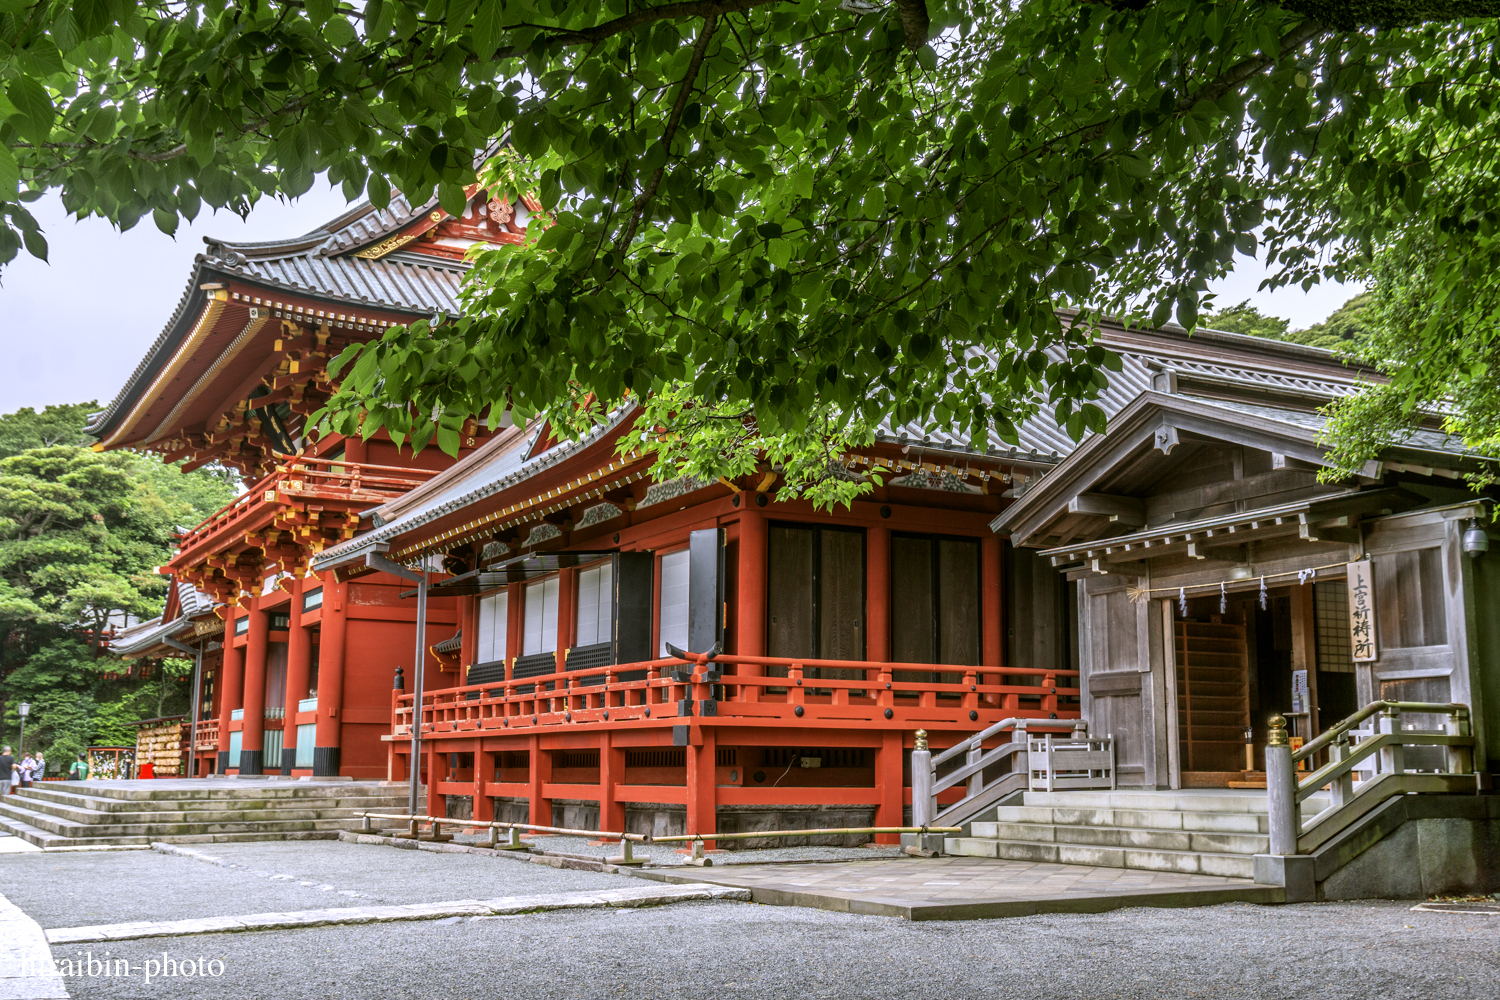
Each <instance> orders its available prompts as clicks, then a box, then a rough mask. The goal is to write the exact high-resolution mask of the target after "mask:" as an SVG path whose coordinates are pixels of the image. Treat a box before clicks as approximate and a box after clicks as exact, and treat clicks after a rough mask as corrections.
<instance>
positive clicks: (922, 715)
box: [391, 654, 1079, 738]
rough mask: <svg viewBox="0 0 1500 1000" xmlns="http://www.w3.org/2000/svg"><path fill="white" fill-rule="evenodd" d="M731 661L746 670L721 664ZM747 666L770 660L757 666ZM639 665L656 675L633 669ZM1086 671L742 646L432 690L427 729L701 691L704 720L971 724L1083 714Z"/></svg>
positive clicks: (600, 711)
mask: <svg viewBox="0 0 1500 1000" xmlns="http://www.w3.org/2000/svg"><path fill="white" fill-rule="evenodd" d="M730 667H735V668H738V669H737V670H736V671H735V672H733V673H723V674H720V673H719V672H720V671H724V670H725V669H726V668H730ZM746 668H750V669H757V668H759V669H758V670H757V673H756V674H750V673H747V672H746ZM766 668H785V670H786V675H785V676H765V675H764V670H765V669H766ZM813 669H833V670H840V671H844V672H850V671H854V672H857V673H858V675H859V676H858V677H856V678H854V679H837V680H835V679H833V678H830V677H819V676H810V675H809V674H808V671H810V670H813ZM909 672H914V673H927V674H939V675H946V676H947V677H953V676H955V675H957V676H959V677H961V680H957V681H946V680H942V679H938V680H910V679H907V680H898V679H896V675H898V674H907V673H909ZM631 673H634V674H641V673H644V674H645V676H644V678H642V679H637V680H624V679H622V677H621V675H624V674H631ZM1077 676H1078V672H1077V671H1076V670H1043V669H1033V668H1025V667H969V666H955V665H953V664H941V663H875V662H871V661H867V660H812V659H806V660H797V659H789V658H783V657H770V656H738V655H734V654H724V655H721V656H720V657H718V658H717V659H716V660H715V661H714V662H712V663H710V664H708V665H707V667H706V668H704V667H700V666H695V665H694V664H691V663H685V662H683V661H682V660H679V659H671V658H669V659H661V660H649V661H646V662H642V663H628V664H617V665H612V666H606V667H595V668H591V669H587V670H569V671H566V672H564V673H553V674H544V675H542V676H540V677H526V678H517V679H513V680H506V681H491V682H489V683H486V684H469V685H465V686H463V687H452V688H442V689H439V690H435V691H428V692H424V694H423V697H422V732H423V735H424V737H425V736H432V737H439V738H441V737H443V736H445V735H448V736H467V735H472V734H474V733H476V732H483V731H494V730H506V731H514V730H528V729H531V730H534V729H535V728H540V727H547V726H572V727H579V726H592V727H608V728H635V727H640V728H645V727H654V726H661V725H663V724H670V720H674V719H677V718H678V717H679V716H678V703H679V702H680V701H682V700H684V699H691V701H692V702H693V703H694V709H693V714H694V716H700V714H701V704H702V702H704V701H713V702H714V703H715V704H714V711H715V713H716V714H714V715H710V716H702V717H701V718H700V719H699V721H701V722H703V723H704V724H718V725H735V724H743V723H749V724H756V725H790V726H806V727H818V728H837V729H850V728H853V729H915V728H919V727H922V728H927V729H933V728H938V729H949V728H951V729H960V730H964V731H966V732H972V731H974V730H975V729H981V728H983V727H984V726H985V725H989V724H990V723H993V722H996V721H999V720H1000V719H1002V718H1005V717H1007V716H1026V717H1032V718H1076V717H1077V716H1078V711H1077V708H1076V706H1072V705H1066V704H1065V705H1064V706H1063V707H1062V708H1059V706H1058V698H1059V697H1060V696H1061V697H1068V696H1076V695H1078V693H1079V689H1078V688H1077V687H1076V686H1072V687H1059V686H1058V683H1059V681H1060V680H1062V679H1073V678H1076V677H1077ZM1010 677H1036V678H1040V684H1014V683H1006V678H1010ZM600 679H602V682H601V680H600ZM590 680H592V681H593V682H592V683H586V681H590ZM1075 684H1076V681H1075ZM549 686H550V688H551V690H546V688H548V687H549ZM524 688H531V690H529V691H526V690H522V689H524ZM413 698H414V696H413V695H412V694H409V693H406V692H403V691H393V692H392V699H391V712H392V722H393V726H394V733H395V734H396V735H398V736H400V735H407V736H409V735H410V734H411V725H412V713H413V708H412V702H413ZM1023 698H1024V699H1027V701H1028V702H1031V701H1032V700H1035V704H1034V706H1033V705H1030V704H1023V703H1022V699H1023Z"/></svg>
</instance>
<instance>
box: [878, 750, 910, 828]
mask: <svg viewBox="0 0 1500 1000" xmlns="http://www.w3.org/2000/svg"><path fill="white" fill-rule="evenodd" d="M903 757H904V753H903V748H902V734H901V731H900V730H899V729H887V730H886V731H885V732H883V733H881V734H880V748H879V749H877V750H876V751H875V787H876V788H877V789H879V791H880V804H879V805H877V806H876V807H875V825H876V826H905V825H906V824H905V823H903V822H902V820H903V818H904V816H903V812H902V807H903V806H904V805H905V804H906V794H905V793H906V780H905V778H904V776H903V773H904V771H905V767H904V766H903V765H904V761H903ZM875 843H877V844H899V843H901V835H900V834H899V833H877V834H876V835H875Z"/></svg>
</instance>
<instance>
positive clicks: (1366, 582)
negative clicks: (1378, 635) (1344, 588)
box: [1349, 559, 1378, 663]
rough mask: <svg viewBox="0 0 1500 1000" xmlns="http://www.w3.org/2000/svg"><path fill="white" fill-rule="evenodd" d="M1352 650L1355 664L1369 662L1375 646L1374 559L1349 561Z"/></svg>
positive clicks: (1372, 657)
mask: <svg viewBox="0 0 1500 1000" xmlns="http://www.w3.org/2000/svg"><path fill="white" fill-rule="evenodd" d="M1349 649H1350V652H1351V653H1352V655H1353V659H1354V662H1355V663H1369V662H1370V661H1372V660H1374V659H1375V658H1376V656H1377V654H1378V650H1377V649H1376V648H1375V574H1374V572H1373V571H1372V570H1371V569H1370V560H1368V559H1362V560H1360V561H1359V562H1352V563H1350V564H1349Z"/></svg>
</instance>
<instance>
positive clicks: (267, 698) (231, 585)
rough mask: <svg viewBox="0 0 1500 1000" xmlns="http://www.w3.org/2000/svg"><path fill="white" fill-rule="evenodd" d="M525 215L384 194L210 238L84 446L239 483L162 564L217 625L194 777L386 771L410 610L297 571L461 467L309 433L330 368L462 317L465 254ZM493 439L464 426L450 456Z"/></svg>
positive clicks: (488, 204) (501, 199) (374, 587)
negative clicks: (309, 223)
mask: <svg viewBox="0 0 1500 1000" xmlns="http://www.w3.org/2000/svg"><path fill="white" fill-rule="evenodd" d="M537 208H538V206H537V205H536V204H535V202H534V201H533V200H532V199H530V198H529V197H527V196H521V195H515V194H509V193H505V192H488V191H483V190H477V189H475V190H472V191H471V192H470V200H469V203H468V205H467V207H466V209H465V212H464V214H463V215H462V216H459V217H453V216H450V215H449V214H448V213H446V212H445V211H443V210H442V209H441V208H440V207H439V206H438V205H437V204H436V202H433V203H431V204H426V205H420V206H410V205H407V204H406V203H405V202H404V201H402V200H401V199H400V198H394V199H393V200H392V203H391V205H390V207H389V208H388V209H385V210H378V209H375V208H374V207H373V206H371V205H369V204H368V203H366V204H362V205H359V206H357V207H355V208H353V209H351V210H349V211H348V212H346V213H344V214H343V215H341V216H339V217H338V218H336V219H333V220H331V221H330V222H328V223H327V224H326V225H324V226H322V227H320V228H317V229H314V230H313V231H311V232H309V233H307V234H306V235H303V236H300V237H297V238H295V239H290V240H281V241H274V242H269V243H254V244H229V243H219V242H212V241H210V242H209V245H208V248H207V251H206V252H205V253H204V254H201V255H200V256H199V257H198V258H197V260H196V262H195V265H194V269H193V273H192V276H191V278H190V280H189V282H188V287H187V291H186V293H185V294H184V296H183V298H182V300H181V302H180V303H179V304H178V307H177V310H176V312H175V313H174V314H173V316H172V318H171V319H170V321H169V322H168V323H167V325H166V328H165V329H164V330H163V331H162V334H161V336H160V337H159V338H158V339H157V341H156V342H155V343H154V344H153V345H152V347H151V350H150V351H149V352H148V353H147V355H146V357H145V358H144V359H143V360H142V361H141V364H140V366H139V367H138V368H137V369H136V371H135V372H134V373H133V374H132V375H131V377H130V379H129V381H128V382H127V383H126V385H125V386H124V388H123V389H122V390H121V392H120V394H119V396H118V397H117V398H116V399H115V400H114V402H112V403H111V404H110V406H109V407H108V408H107V409H105V410H104V411H102V412H101V413H98V414H95V415H94V416H93V418H92V419H91V421H90V423H89V427H88V430H89V432H90V433H92V434H93V435H95V436H96V437H97V438H98V439H99V443H98V444H97V445H96V448H99V449H108V448H137V449H143V450H147V451H153V452H156V453H158V454H160V455H161V456H162V459H163V460H164V461H168V462H180V463H182V468H183V469H184V470H185V471H186V470H191V469H194V468H198V467H201V466H203V465H205V464H207V463H212V462H217V463H220V464H223V465H225V466H228V467H230V468H232V469H234V470H236V471H237V472H238V473H239V475H240V476H241V477H242V478H243V481H244V483H245V485H246V486H247V487H248V488H247V489H246V491H245V492H244V494H243V495H242V496H240V497H239V498H238V499H237V500H235V501H234V502H233V503H232V504H230V505H228V506H227V507H225V508H224V509H223V510H221V511H219V512H218V513H216V514H214V515H213V516H212V517H210V518H208V519H207V520H205V521H204V522H203V523H202V524H200V525H198V526H196V527H194V528H193V529H191V530H190V531H187V532H186V533H184V535H183V536H182V538H181V540H180V543H179V548H178V551H177V554H176V555H175V557H174V558H173V559H172V560H171V561H170V562H169V563H168V564H167V565H166V566H165V567H163V572H165V573H167V574H169V575H171V576H172V577H173V579H174V580H175V581H176V582H177V583H178V587H177V588H176V592H177V593H182V592H184V591H183V588H184V587H186V588H187V590H188V591H193V592H201V594H202V595H204V596H203V599H204V600H205V601H207V602H209V603H210V604H211V605H212V606H214V607H215V608H216V609H217V610H216V614H217V616H218V617H219V618H220V619H221V620H222V621H223V622H224V623H225V628H224V630H223V633H224V634H223V635H222V636H216V637H214V638H212V639H204V640H203V641H202V642H201V643H200V644H201V645H204V646H205V649H204V663H203V672H202V676H201V688H200V690H199V695H200V703H201V705H202V714H203V715H204V718H203V719H202V720H200V722H201V723H202V726H203V732H204V733H211V734H212V736H213V740H214V744H215V745H214V747H213V752H212V753H211V754H207V755H205V756H204V758H203V759H202V760H201V761H200V762H199V766H198V773H200V774H202V773H210V772H217V773H241V774H262V773H272V774H285V775H292V774H316V775H335V774H344V775H349V776H353V777H366V778H370V777H383V776H384V774H385V772H386V760H385V751H384V746H383V744H382V743H381V737H382V736H383V735H384V734H386V733H388V732H389V729H390V706H389V697H388V695H387V694H386V691H387V690H388V689H389V686H390V675H391V671H392V670H393V669H394V667H395V666H396V664H398V663H400V662H405V663H407V664H410V662H411V652H410V644H409V642H407V643H403V642H401V641H399V640H400V639H402V638H403V637H404V638H407V639H409V638H410V637H411V634H412V627H413V624H414V622H415V613H414V609H413V608H412V607H411V605H410V602H403V601H402V600H401V599H400V598H399V596H398V595H399V594H400V592H401V590H402V582H401V581H400V580H398V579H395V578H391V577H384V576H382V575H379V574H375V575H372V576H370V577H367V578H365V579H362V580H360V581H359V582H358V583H356V584H352V585H351V584H346V583H343V582H340V581H338V580H335V579H333V578H332V577H324V576H321V575H320V574H318V573H316V572H312V571H311V570H310V565H309V564H310V560H311V559H312V557H313V556H315V555H316V554H317V553H318V552H320V551H322V550H323V549H324V548H326V547H327V546H329V545H332V544H335V543H337V542H340V541H343V540H346V539H349V538H351V537H353V536H354V535H355V534H356V533H358V532H359V531H360V530H361V528H362V527H365V528H367V527H369V526H370V522H369V521H368V520H363V521H362V517H363V515H364V513H365V512H366V511H368V510H370V509H371V508H373V507H376V506H379V505H380V504H383V503H386V502H388V501H390V500H392V499H394V498H396V497H399V496H400V495H402V494H403V493H405V492H406V491H408V490H410V489H411V488H413V487H414V486H417V485H419V484H421V483H423V482H425V481H427V480H428V479H430V478H431V477H432V476H433V475H434V474H435V473H437V472H438V471H440V470H442V469H444V468H447V467H448V466H449V465H451V464H452V462H453V460H452V459H450V458H449V457H448V456H446V455H444V454H443V453H442V452H440V451H439V450H437V449H436V448H431V449H427V450H425V451H422V452H421V453H419V454H413V453H412V450H411V448H410V447H409V446H404V447H397V446H396V445H395V443H394V442H392V441H391V439H390V438H389V436H388V435H386V434H384V433H383V432H382V433H380V434H377V435H375V436H373V437H371V438H370V439H369V440H363V439H361V438H359V437H351V438H348V439H345V438H343V437H342V436H339V435H328V436H324V437H321V438H319V437H317V436H316V435H315V434H310V433H308V432H307V430H306V426H305V425H306V421H307V418H308V417H309V416H310V415H311V414H312V413H314V412H315V411H316V410H317V409H318V408H319V407H320V406H321V405H322V404H323V402H324V400H326V399H327V398H328V395H329V394H330V392H331V391H332V388H333V387H332V386H331V385H330V383H329V381H328V376H327V372H326V366H327V363H328V360H329V359H330V358H332V357H334V356H335V355H337V353H338V352H339V351H340V350H342V349H343V347H344V346H346V345H347V344H350V343H354V342H360V341H365V340H369V339H372V338H374V337H377V336H379V335H380V334H381V333H383V332H384V331H385V330H386V329H388V328H389V327H391V326H393V325H396V324H405V323H410V322H413V321H415V320H418V319H423V318H427V317H430V316H432V315H433V314H434V313H436V312H439V311H446V312H449V313H454V312H456V311H457V307H458V304H457V298H456V296H457V292H458V287H459V283H460V281H461V279H462V277H463V274H464V271H465V269H466V266H467V265H466V264H465V263H464V261H463V259H462V258H463V254H464V251H465V250H467V248H468V247H470V246H471V245H473V243H474V242H475V241H480V240H482V241H488V242H494V243H506V242H516V241H518V240H520V239H521V238H522V237H523V235H524V233H525V228H526V225H527V224H528V222H529V221H530V218H531V213H532V212H534V211H535V210H536V209H537ZM487 438H488V434H487V433H486V432H485V431H484V430H483V429H482V428H480V427H479V426H477V425H474V424H470V425H469V426H467V427H466V428H465V435H464V438H463V441H462V448H461V451H460V455H465V454H469V453H471V452H472V451H473V450H474V449H475V448H476V447H478V446H479V445H482V444H483V443H484V441H485V440H486V439H487ZM174 596H175V595H174ZM454 614H455V611H454V604H453V601H452V600H448V599H444V600H437V601H434V602H433V604H432V605H431V607H430V608H429V621H430V622H432V623H434V624H437V625H444V626H447V625H451V623H452V622H453V621H454V620H455V619H454ZM178 615H179V612H178V609H177V608H176V607H175V606H174V605H172V604H171V602H169V606H168V608H167V609H166V614H165V615H164V617H163V621H162V622H160V623H158V624H159V625H164V627H165V628H166V629H167V630H169V631H170V630H171V629H172V628H174V627H175V626H174V625H173V622H174V621H176V620H177V619H178ZM168 637H169V638H175V639H180V638H181V637H179V636H177V635H176V633H173V635H172V636H168ZM210 647H211V648H210ZM115 648H116V651H117V652H123V651H124V650H125V648H126V647H125V646H124V645H120V644H117V645H116V647H115ZM179 652H180V651H179ZM199 742H200V744H201V743H203V740H202V739H200V741H199Z"/></svg>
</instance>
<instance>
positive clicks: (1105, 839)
mask: <svg viewBox="0 0 1500 1000" xmlns="http://www.w3.org/2000/svg"><path fill="white" fill-rule="evenodd" d="M970 839H989V840H1027V841H1035V842H1037V843H1043V844H1078V845H1083V846H1087V847H1124V848H1150V849H1152V850H1164V851H1194V852H1200V853H1202V852H1208V853H1212V854H1248V855H1253V854H1264V853H1266V851H1267V850H1269V849H1270V838H1269V837H1267V836H1257V835H1255V834H1244V833H1201V832H1194V831H1188V830H1180V829H1179V830H1153V829H1148V828H1143V827H1119V826H1075V825H1069V824H1060V825H1048V824H1042V823H1005V822H997V823H975V824H973V827H972V833H971V838H970Z"/></svg>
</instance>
